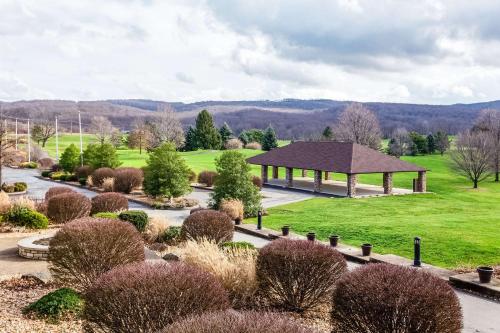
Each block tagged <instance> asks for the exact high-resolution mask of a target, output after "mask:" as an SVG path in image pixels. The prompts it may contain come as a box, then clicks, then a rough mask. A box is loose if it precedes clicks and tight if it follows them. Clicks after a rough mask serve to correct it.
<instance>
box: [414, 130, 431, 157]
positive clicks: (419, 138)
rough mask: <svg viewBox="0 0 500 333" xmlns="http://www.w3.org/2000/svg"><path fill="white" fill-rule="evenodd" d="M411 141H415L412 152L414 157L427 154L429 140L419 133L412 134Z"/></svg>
mask: <svg viewBox="0 0 500 333" xmlns="http://www.w3.org/2000/svg"><path fill="white" fill-rule="evenodd" d="M410 139H411V141H413V145H412V146H411V150H410V151H411V154H412V155H413V156H415V155H417V154H427V140H426V138H425V136H423V135H421V134H419V133H417V132H410Z"/></svg>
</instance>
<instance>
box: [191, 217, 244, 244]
mask: <svg viewBox="0 0 500 333" xmlns="http://www.w3.org/2000/svg"><path fill="white" fill-rule="evenodd" d="M233 233H234V226H233V222H232V221H231V219H230V218H229V216H227V215H226V214H224V213H221V212H218V211H215V210H210V209H207V210H201V211H198V212H196V213H193V214H191V215H189V216H188V217H187V218H186V219H185V220H184V223H183V224H182V229H181V236H182V238H183V239H194V240H201V239H204V238H205V239H208V240H213V241H215V242H217V243H222V242H227V241H230V240H232V239H233Z"/></svg>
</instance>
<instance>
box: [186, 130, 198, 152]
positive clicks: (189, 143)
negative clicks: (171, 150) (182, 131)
mask: <svg viewBox="0 0 500 333" xmlns="http://www.w3.org/2000/svg"><path fill="white" fill-rule="evenodd" d="M196 149H198V145H197V143H196V130H195V129H194V128H193V127H191V126H189V128H188V130H187V131H186V137H185V139H184V147H183V150H184V151H193V150H196Z"/></svg>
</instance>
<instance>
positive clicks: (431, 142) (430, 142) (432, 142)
mask: <svg viewBox="0 0 500 333" xmlns="http://www.w3.org/2000/svg"><path fill="white" fill-rule="evenodd" d="M427 152H428V153H429V154H434V153H435V152H436V139H435V138H434V135H432V134H429V135H427Z"/></svg>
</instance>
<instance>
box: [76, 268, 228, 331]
mask: <svg viewBox="0 0 500 333" xmlns="http://www.w3.org/2000/svg"><path fill="white" fill-rule="evenodd" d="M84 298H85V310H84V317H85V319H86V320H87V321H88V323H89V326H90V327H92V328H94V329H96V330H97V329H98V330H100V331H103V332H118V333H120V332H124V333H125V332H127V333H128V332H157V331H158V330H161V329H163V328H164V327H166V326H167V325H169V324H172V323H173V322H175V321H177V320H179V319H181V318H183V317H186V316H189V315H198V314H201V313H203V312H206V311H218V310H225V309H227V308H228V307H229V301H228V298H227V293H226V291H225V290H224V289H223V288H222V286H221V285H220V283H219V282H218V281H217V280H216V279H215V278H214V277H213V276H212V275H211V274H209V273H207V272H204V271H202V270H200V269H198V268H196V267H191V266H188V265H185V264H182V263H171V264H167V263H158V264H150V263H136V264H130V265H125V266H121V267H117V268H115V269H113V270H112V271H109V272H107V273H105V274H103V275H102V276H101V277H100V278H99V279H98V280H97V281H96V282H95V283H94V284H93V286H92V287H91V288H89V289H88V290H87V292H86V293H85V294H84Z"/></svg>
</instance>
